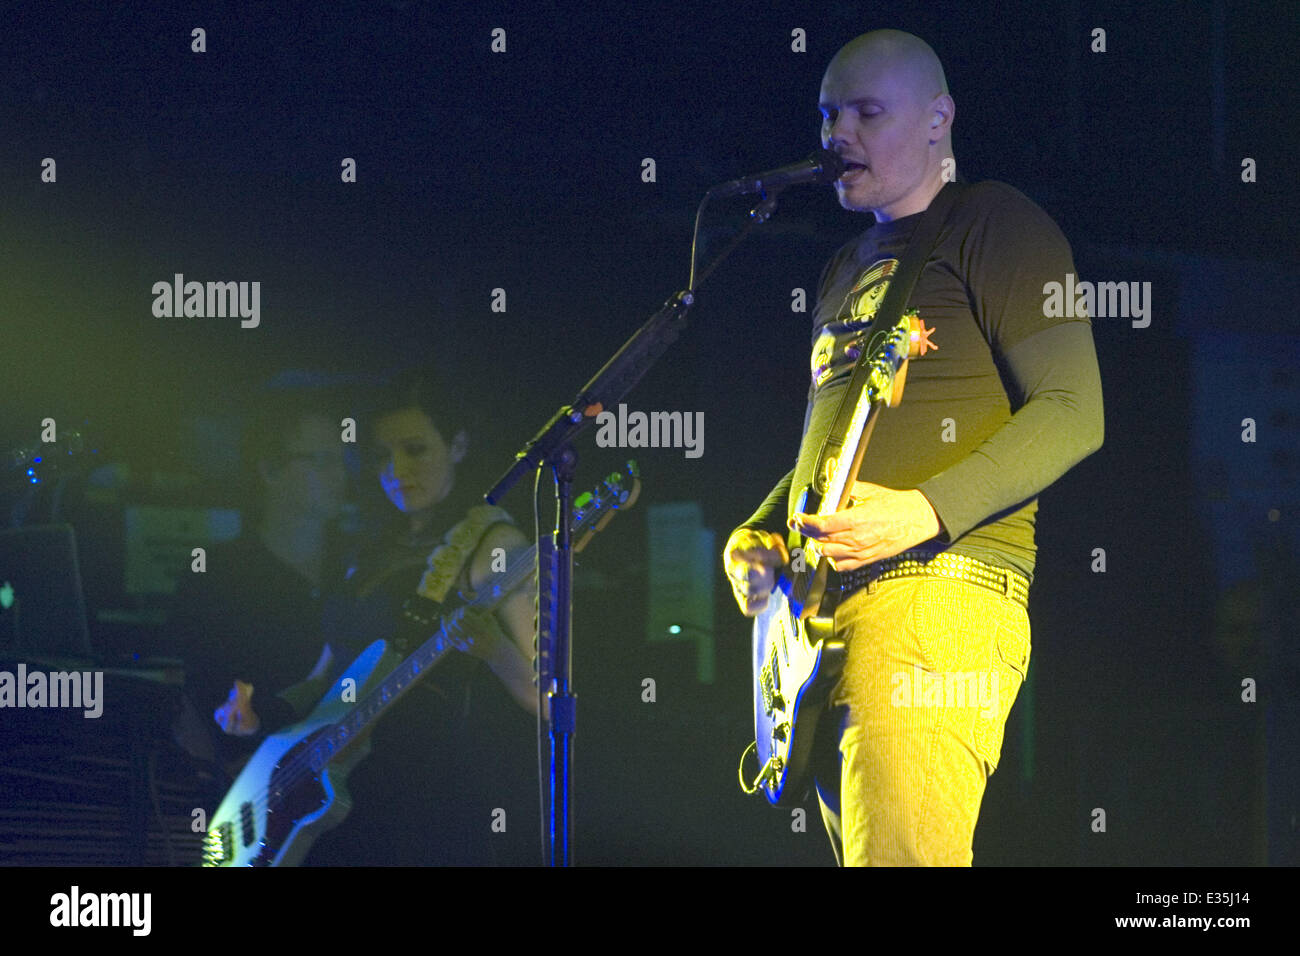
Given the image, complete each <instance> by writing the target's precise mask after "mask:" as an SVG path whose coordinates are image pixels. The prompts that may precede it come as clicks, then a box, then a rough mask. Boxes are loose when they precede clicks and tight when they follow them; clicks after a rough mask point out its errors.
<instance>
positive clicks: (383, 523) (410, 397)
mask: <svg viewBox="0 0 1300 956" xmlns="http://www.w3.org/2000/svg"><path fill="white" fill-rule="evenodd" d="M467 404H468V403H467V402H465V401H464V400H462V398H461V397H460V395H459V394H458V393H457V392H456V390H454V389H452V388H448V387H445V386H444V385H443V379H442V377H441V376H440V375H439V374H438V372H437V370H436V369H435V368H434V367H433V366H431V365H421V366H415V367H412V368H407V369H403V370H402V371H399V372H397V373H394V374H393V375H392V376H391V377H390V378H389V380H388V382H387V383H386V384H384V385H382V386H380V387H379V388H377V389H375V390H374V391H373V392H372V393H371V394H369V395H367V396H365V398H363V399H362V401H361V402H360V403H359V407H358V410H357V443H358V445H359V446H360V448H359V449H358V450H359V451H360V453H361V461H362V485H363V493H362V496H361V504H362V509H363V513H364V517H365V520H366V523H367V524H368V525H370V526H371V527H378V529H379V530H380V531H381V533H384V534H399V533H401V532H402V531H403V529H405V527H406V519H405V517H404V516H403V515H402V514H401V513H400V512H398V511H396V509H394V508H393V506H392V503H391V502H389V501H388V500H387V498H385V496H384V494H383V493H382V491H381V490H380V489H379V486H378V483H377V482H376V480H375V469H374V467H373V466H374V464H375V458H374V451H375V441H374V435H375V423H376V422H377V421H378V420H379V419H381V418H383V417H384V416H385V415H391V414H392V413H394V412H400V411H402V410H403V409H407V408H417V409H419V410H420V411H422V412H424V414H425V415H427V416H428V417H429V420H430V421H431V422H433V427H434V428H436V429H437V430H438V433H439V434H440V435H441V436H442V440H443V441H444V442H446V443H447V444H448V445H449V446H450V445H451V443H452V442H453V441H454V440H455V438H456V435H457V434H458V433H459V432H461V431H465V430H467V429H466V425H465V407H466V405H467ZM457 485H459V481H458V482H457ZM460 490H461V489H459V488H456V489H454V490H453V500H455V497H456V493H457V492H458V491H460Z"/></svg>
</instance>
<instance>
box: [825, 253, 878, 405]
mask: <svg viewBox="0 0 1300 956" xmlns="http://www.w3.org/2000/svg"><path fill="white" fill-rule="evenodd" d="M897 271H898V260H897V259H892V258H891V259H879V260H877V261H876V262H873V263H872V264H871V265H870V266H868V267H867V268H866V269H865V270H863V272H862V274H861V275H859V276H858V278H857V281H856V282H854V283H853V286H852V287H851V288H850V289H849V291H848V293H847V294H846V295H845V296H844V301H843V302H842V303H840V307H839V309H838V310H837V311H836V313H835V318H833V319H831V321H829V322H827V323H826V324H825V325H824V326H822V330H821V334H820V335H818V336H817V341H816V342H815V343H814V345H813V352H812V379H813V387H814V388H821V387H822V385H824V384H825V383H826V382H828V381H829V380H830V379H831V378H832V376H833V375H834V374H835V372H836V371H837V370H839V369H841V368H843V367H844V366H845V365H846V364H847V365H848V366H849V367H852V365H853V363H855V362H857V360H858V357H859V356H860V355H861V354H862V339H863V337H864V336H865V335H866V331H867V329H868V328H869V327H870V325H871V323H872V322H873V321H874V320H875V318H876V311H877V310H878V309H879V308H880V303H881V302H883V301H884V299H885V293H886V292H887V291H889V281H890V279H892V278H893V276H894V273H895V272H897ZM883 335H884V333H883V332H881V331H877V332H876V333H875V334H874V335H872V337H871V342H870V343H868V345H867V348H868V349H872V348H875V346H876V343H877V339H878V337H881V336H883Z"/></svg>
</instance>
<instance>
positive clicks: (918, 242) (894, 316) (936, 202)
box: [791, 180, 966, 546]
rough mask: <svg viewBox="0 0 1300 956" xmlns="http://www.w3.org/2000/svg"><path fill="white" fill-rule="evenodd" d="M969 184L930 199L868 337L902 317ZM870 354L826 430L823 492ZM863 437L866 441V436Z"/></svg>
mask: <svg viewBox="0 0 1300 956" xmlns="http://www.w3.org/2000/svg"><path fill="white" fill-rule="evenodd" d="M965 188H966V187H965V185H964V184H962V183H958V182H956V181H955V180H954V181H952V182H949V183H945V184H944V186H943V188H942V189H940V190H939V192H938V193H937V194H936V195H935V197H934V199H933V200H931V201H930V205H929V206H928V207H927V208H926V210H925V212H924V213H922V214H921V220H920V222H918V223H917V224H916V229H915V230H914V231H913V232H912V235H911V237H910V238H909V239H908V240H907V246H906V247H905V248H904V249H903V256H902V258H901V259H900V260H899V265H898V271H897V272H896V273H895V274H894V277H893V278H892V279H890V282H889V288H888V289H887V290H886V291H885V298H884V301H883V302H881V303H880V309H879V310H878V311H877V312H876V315H875V317H874V318H873V319H872V322H871V326H870V329H869V330H868V334H867V335H866V336H864V339H863V340H864V341H870V331H871V330H875V329H877V328H881V329H888V328H891V327H892V326H893V325H895V324H896V323H897V322H898V319H899V317H900V316H901V315H902V314H903V307H904V306H905V305H906V304H907V300H908V299H909V298H910V297H911V295H912V289H913V288H914V287H915V286H916V280H917V277H918V276H919V275H920V274H921V269H922V268H924V266H925V263H926V260H928V259H929V258H930V253H931V252H932V251H933V250H934V245H935V243H936V242H937V241H938V239H939V230H940V229H941V228H942V227H943V224H944V222H945V221H947V219H948V214H949V212H950V211H951V209H952V207H953V204H954V203H955V202H956V200H957V197H958V195H959V194H960V192H961V191H962V190H964V189H965ZM870 358H871V352H870V350H869V349H865V348H864V349H863V350H862V357H861V358H860V359H859V360H858V363H857V365H855V366H854V368H853V377H852V378H851V379H849V387H848V388H846V389H845V390H844V397H843V398H841V399H840V407H839V410H838V411H836V413H835V419H834V421H832V422H831V427H830V429H829V430H828V431H827V432H826V438H825V439H824V440H823V442H822V447H821V451H820V452H819V453H818V455H817V467H816V468H815V469H813V488H814V490H815V491H816V492H817V493H818V494H819V495H823V496H824V495H825V493H826V487H827V484H828V482H827V470H826V469H827V464H828V462H830V461H832V460H834V459H836V458H838V457H839V455H840V452H841V451H842V450H843V447H844V439H845V437H846V436H847V433H848V430H849V423H850V422H851V421H852V419H853V410H854V408H855V407H856V405H857V396H859V395H861V394H862V390H863V389H864V388H865V387H866V385H867V380H868V379H869V378H870V376H871V364H870ZM863 440H864V441H865V436H864V439H863ZM855 477H856V476H855ZM791 491H795V489H791ZM797 543H798V542H797V541H793V542H792V546H793V545H795V544H797Z"/></svg>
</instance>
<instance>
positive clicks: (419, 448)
mask: <svg viewBox="0 0 1300 956" xmlns="http://www.w3.org/2000/svg"><path fill="white" fill-rule="evenodd" d="M428 450H429V446H428V445H407V446H406V453H407V454H408V455H423V454H424V453H425V452H426V451H428Z"/></svg>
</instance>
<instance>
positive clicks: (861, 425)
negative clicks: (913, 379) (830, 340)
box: [740, 311, 934, 806]
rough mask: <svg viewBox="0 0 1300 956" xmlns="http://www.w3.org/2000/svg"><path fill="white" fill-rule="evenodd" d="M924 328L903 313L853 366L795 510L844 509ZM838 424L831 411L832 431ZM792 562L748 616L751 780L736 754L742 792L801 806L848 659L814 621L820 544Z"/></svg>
mask: <svg viewBox="0 0 1300 956" xmlns="http://www.w3.org/2000/svg"><path fill="white" fill-rule="evenodd" d="M932 331H934V330H933V329H929V330H927V329H925V326H924V323H922V322H921V321H920V319H919V318H918V316H917V314H916V312H915V311H909V312H906V313H904V314H903V316H902V317H901V318H900V319H899V321H898V322H897V323H896V324H895V325H894V327H893V328H892V329H890V330H889V331H888V334H887V335H886V336H885V338H884V340H883V341H882V342H881V344H880V345H879V346H878V347H877V348H876V350H875V351H874V352H872V353H871V354H870V355H867V356H864V357H863V358H862V359H861V361H862V362H864V363H865V365H866V367H867V370H868V371H869V372H870V374H869V375H867V376H866V382H865V384H864V385H863V386H862V389H861V391H860V392H859V393H858V394H857V395H856V396H855V395H852V394H848V395H846V396H845V399H844V401H845V402H846V405H845V406H844V408H845V409H849V410H850V412H851V414H850V415H849V416H848V420H847V422H846V424H845V425H844V427H843V434H842V435H839V434H836V435H829V436H828V437H827V439H826V448H825V449H823V453H822V455H820V456H819V458H818V465H817V468H816V469H815V471H816V474H815V476H814V483H813V484H811V485H809V486H808V487H806V488H804V489H803V490H802V492H801V494H800V497H799V499H798V504H797V505H796V508H795V510H796V511H798V512H800V513H803V514H816V515H827V514H834V513H836V512H838V511H841V510H843V509H845V508H849V507H852V497H851V493H852V486H853V480H854V479H855V477H856V476H857V475H858V474H859V472H860V470H861V466H862V459H863V455H864V454H865V452H866V449H867V442H868V441H869V439H870V437H871V432H872V430H873V429H874V427H875V423H876V419H877V416H878V414H879V412H880V410H881V409H882V408H885V407H896V406H897V405H898V403H899V402H900V401H901V400H902V397H903V386H904V382H905V381H906V376H907V363H908V361H909V360H910V359H911V358H913V357H915V356H917V355H921V354H924V351H925V349H926V348H927V347H930V346H932V345H933V343H930V342H929V340H928V338H927V336H928V333H929V332H932ZM850 386H851V387H854V386H852V383H850ZM843 410H844V409H841V413H842V412H843ZM840 418H841V414H837V415H836V425H833V426H832V428H833V429H835V428H836V427H838V422H839V420H840ZM827 449H830V450H831V452H832V453H828V452H827ZM796 552H798V560H797V561H796V560H794V558H795V554H796ZM791 559H792V565H791V566H788V567H787V568H786V569H785V572H784V573H783V574H782V575H781V577H780V579H779V580H778V581H777V586H776V588H775V589H774V590H773V591H772V595H771V597H770V598H768V602H767V607H765V608H764V609H763V611H762V613H760V614H759V615H758V616H757V617H755V618H754V641H753V645H754V658H753V668H754V744H753V749H754V752H755V753H756V754H757V755H758V766H759V770H758V776H757V777H755V778H753V781H752V783H751V782H749V780H748V778H746V776H745V774H744V761H745V758H746V757H748V755H749V751H748V749H747V750H746V751H745V753H744V754H743V755H742V756H741V774H740V782H741V787H742V789H744V790H745V792H746V793H754V792H756V791H758V790H760V789H761V790H762V791H763V795H764V796H766V797H767V799H768V802H769V803H772V804H774V805H776V806H788V805H790V804H792V803H798V802H799V801H801V800H802V799H803V796H804V793H805V792H806V790H807V785H808V782H809V781H808V770H809V764H810V762H811V760H810V758H811V755H812V750H813V742H814V740H815V738H816V734H817V723H818V720H819V719H820V717H821V715H822V712H823V711H824V710H825V708H826V705H827V703H828V701H829V697H830V692H831V689H832V688H833V687H834V686H835V682H836V681H838V680H839V677H840V674H841V673H842V672H843V670H844V658H845V655H846V648H845V646H844V644H843V642H840V641H835V640H833V629H832V620H831V618H826V617H818V616H817V614H818V611H819V609H820V606H821V601H822V595H823V593H824V592H825V589H826V575H827V572H828V568H829V562H827V561H826V560H825V559H824V558H823V556H822V555H821V553H820V550H819V547H818V542H817V541H815V540H813V539H811V538H800V539H798V540H797V547H794V548H792V549H791Z"/></svg>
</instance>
